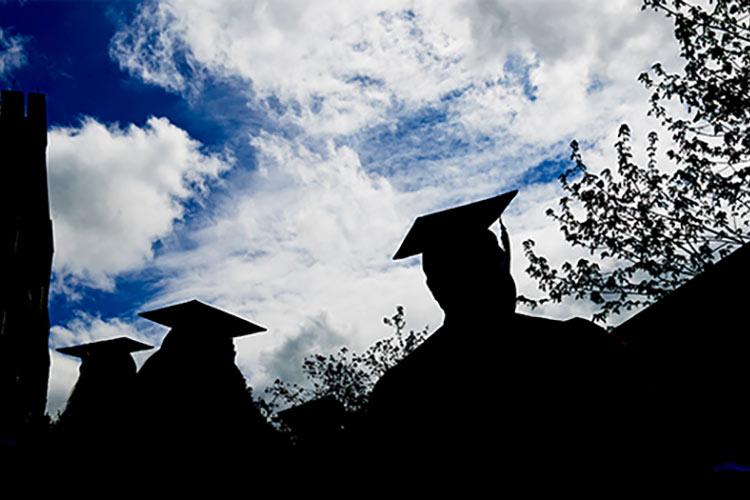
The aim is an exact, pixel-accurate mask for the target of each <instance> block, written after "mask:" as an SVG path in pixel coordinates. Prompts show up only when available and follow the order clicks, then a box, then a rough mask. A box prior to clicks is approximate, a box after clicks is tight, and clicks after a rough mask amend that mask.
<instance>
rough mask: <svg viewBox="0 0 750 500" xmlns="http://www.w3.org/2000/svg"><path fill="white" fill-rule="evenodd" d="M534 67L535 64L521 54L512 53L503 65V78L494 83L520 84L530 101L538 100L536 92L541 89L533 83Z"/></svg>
mask: <svg viewBox="0 0 750 500" xmlns="http://www.w3.org/2000/svg"><path fill="white" fill-rule="evenodd" d="M532 69H534V65H533V64H529V63H528V62H526V60H525V59H523V58H522V57H520V56H517V55H511V56H510V57H508V59H507V61H505V64H504V65H503V74H504V76H503V78H502V79H500V80H499V81H498V82H496V83H494V84H496V85H513V86H515V85H520V86H521V88H522V89H523V94H524V95H525V96H526V97H527V98H528V99H529V100H530V101H532V102H533V101H536V92H537V90H539V89H538V88H537V87H536V86H535V85H533V84H532V83H531V78H530V77H531V70H532Z"/></svg>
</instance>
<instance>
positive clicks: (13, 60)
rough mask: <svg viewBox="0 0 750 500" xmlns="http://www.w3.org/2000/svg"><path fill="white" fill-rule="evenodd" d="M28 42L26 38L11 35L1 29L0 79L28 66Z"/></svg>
mask: <svg viewBox="0 0 750 500" xmlns="http://www.w3.org/2000/svg"><path fill="white" fill-rule="evenodd" d="M26 41H27V38H26V37H23V36H19V35H10V34H8V33H7V31H5V30H3V29H2V28H0V77H4V76H7V75H8V74H9V73H10V72H11V71H13V70H14V69H16V68H20V67H21V66H23V65H24V64H26V54H25V53H24V44H25V43H26Z"/></svg>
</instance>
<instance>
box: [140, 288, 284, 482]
mask: <svg viewBox="0 0 750 500" xmlns="http://www.w3.org/2000/svg"><path fill="white" fill-rule="evenodd" d="M140 315H141V316H143V317H144V318H147V319H150V320H152V321H155V322H157V323H160V324H163V325H166V326H169V327H170V328H171V330H170V331H169V333H168V334H167V336H166V337H165V338H164V341H163V343H162V346H161V348H160V349H159V350H158V351H157V352H156V353H154V355H153V356H152V357H150V358H149V359H148V360H147V361H146V362H145V363H144V365H143V367H142V368H141V370H140V371H139V372H138V388H139V395H140V405H139V413H140V422H141V425H142V428H143V432H144V436H145V439H146V441H147V443H148V445H147V447H146V451H147V453H146V454H144V457H145V459H147V460H151V461H154V462H156V463H161V462H162V461H163V460H170V461H171V462H172V463H173V464H174V463H175V462H177V463H181V464H183V465H184V464H186V463H189V464H191V465H192V466H194V467H196V468H200V469H213V470H216V469H220V468H222V467H224V466H228V465H229V464H230V462H232V461H234V464H236V465H237V466H239V465H240V464H242V467H245V466H247V465H248V462H250V463H252V462H253V457H255V458H256V459H258V460H260V459H261V457H262V456H263V454H264V453H269V452H271V451H273V450H272V448H273V447H274V446H276V445H277V444H278V443H277V436H276V432H275V431H274V430H273V428H272V427H270V425H269V424H268V423H267V422H266V420H265V418H264V417H263V416H262V415H261V413H260V411H259V410H258V408H257V407H256V405H255V403H254V402H253V400H252V397H251V395H250V391H249V389H248V387H247V385H246V383H245V379H244V377H243V376H242V373H241V372H240V370H239V368H238V367H237V365H236V364H235V362H234V359H235V354H236V353H235V350H234V343H233V341H232V339H233V338H234V337H239V336H243V335H250V334H253V333H257V332H262V331H265V328H263V327H260V326H258V325H256V324H253V323H251V322H249V321H246V320H244V319H242V318H239V317H237V316H234V315H232V314H229V313H227V312H224V311H222V310H220V309H216V308H214V307H212V306H209V305H207V304H204V303H202V302H199V301H197V300H192V301H189V302H185V303H182V304H176V305H173V306H169V307H165V308H163V309H158V310H154V311H149V312H144V313H141V314H140ZM251 450H252V452H253V455H252V457H250V456H248V457H244V458H243V461H242V462H236V461H235V459H236V454H237V453H242V454H244V453H247V452H250V451H251Z"/></svg>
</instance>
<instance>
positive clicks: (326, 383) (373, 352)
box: [259, 306, 428, 420]
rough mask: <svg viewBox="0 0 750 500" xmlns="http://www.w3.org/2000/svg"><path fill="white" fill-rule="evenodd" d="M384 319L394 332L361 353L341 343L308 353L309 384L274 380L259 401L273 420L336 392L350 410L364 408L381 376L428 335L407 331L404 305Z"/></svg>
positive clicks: (420, 331) (305, 367)
mask: <svg viewBox="0 0 750 500" xmlns="http://www.w3.org/2000/svg"><path fill="white" fill-rule="evenodd" d="M383 323H385V324H386V325H387V326H390V327H392V328H393V330H394V333H393V335H392V336H390V337H388V338H384V339H380V340H378V341H377V342H375V343H374V344H372V345H371V346H370V347H369V348H367V350H366V351H365V352H363V353H361V354H358V353H354V352H352V351H350V350H349V349H348V348H346V347H342V348H341V349H339V350H338V351H336V352H334V353H332V354H328V355H324V354H311V355H309V356H308V357H306V358H305V360H304V362H303V364H302V372H303V373H304V374H305V377H306V378H307V381H308V384H306V385H299V384H295V383H290V382H286V381H283V380H279V379H277V380H276V381H274V383H273V384H272V385H271V386H270V387H268V388H267V389H266V391H265V395H266V397H265V398H263V399H261V400H260V401H259V404H260V407H261V408H262V410H263V412H264V413H265V414H266V416H267V417H269V418H271V419H272V420H273V419H274V418H275V417H274V415H275V414H276V413H277V412H278V411H279V410H281V409H284V408H287V407H292V406H296V405H298V404H301V403H304V402H305V401H310V400H313V399H318V398H321V397H324V396H333V397H334V398H335V399H336V400H337V401H338V402H340V403H341V404H342V405H343V406H344V408H345V409H346V410H347V411H351V412H355V411H359V410H361V409H362V408H364V407H365V405H366V404H367V401H368V397H369V395H370V392H371V391H372V389H373V387H374V386H375V383H376V382H377V381H378V379H379V378H380V377H381V376H382V375H383V374H384V373H385V372H386V371H387V370H388V369H390V368H391V367H393V366H395V365H396V364H397V363H398V362H399V361H400V360H402V359H403V358H404V357H405V356H407V355H409V354H410V353H411V352H413V351H414V350H415V349H416V348H417V347H419V345H420V344H421V343H422V341H424V339H425V338H427V335H428V327H425V328H423V329H422V330H419V331H415V330H409V331H408V332H407V331H406V320H405V313H404V308H403V307H402V306H397V307H396V313H395V314H394V315H393V316H391V317H386V318H383Z"/></svg>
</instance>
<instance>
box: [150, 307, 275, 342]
mask: <svg viewBox="0 0 750 500" xmlns="http://www.w3.org/2000/svg"><path fill="white" fill-rule="evenodd" d="M138 315H139V316H141V317H142V318H146V319H149V320H151V321H154V322H156V323H159V324H160V325H164V326H168V327H170V328H177V327H180V328H188V327H189V328H191V329H193V330H196V329H211V330H216V331H218V332H220V334H222V335H225V336H227V337H241V336H243V335H250V334H253V333H258V332H265V331H266V329H265V328H264V327H262V326H260V325H256V324H255V323H252V322H250V321H248V320H246V319H243V318H240V317H239V316H235V315H234V314H232V313H228V312H226V311H223V310H221V309H218V308H216V307H214V306H211V305H208V304H205V303H203V302H201V301H199V300H190V301H188V302H182V303H180V304H174V305H171V306H167V307H163V308H161V309H154V310H153V311H144V312H141V313H138Z"/></svg>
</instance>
